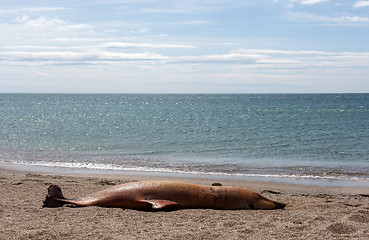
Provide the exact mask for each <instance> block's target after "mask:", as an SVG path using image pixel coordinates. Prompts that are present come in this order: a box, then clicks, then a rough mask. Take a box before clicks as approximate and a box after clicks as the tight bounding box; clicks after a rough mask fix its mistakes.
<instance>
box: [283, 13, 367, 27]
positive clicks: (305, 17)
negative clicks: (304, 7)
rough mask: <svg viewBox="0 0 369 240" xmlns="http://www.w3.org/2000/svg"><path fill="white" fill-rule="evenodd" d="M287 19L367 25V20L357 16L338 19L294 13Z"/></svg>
mask: <svg viewBox="0 0 369 240" xmlns="http://www.w3.org/2000/svg"><path fill="white" fill-rule="evenodd" d="M288 18H290V19H291V20H294V21H295V20H299V21H304V22H319V23H326V24H362V23H369V18H367V17H359V16H340V17H329V16H322V15H315V14H312V13H305V12H295V13H291V14H290V15H289V16H288Z"/></svg>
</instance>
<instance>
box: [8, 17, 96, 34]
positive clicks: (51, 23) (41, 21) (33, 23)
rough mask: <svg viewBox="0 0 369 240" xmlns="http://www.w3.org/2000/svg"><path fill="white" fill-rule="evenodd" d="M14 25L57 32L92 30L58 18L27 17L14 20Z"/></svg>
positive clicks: (88, 26) (86, 26) (84, 25)
mask: <svg viewBox="0 0 369 240" xmlns="http://www.w3.org/2000/svg"><path fill="white" fill-rule="evenodd" d="M14 22H15V23H19V24H23V25H25V26H28V27H31V28H53V29H57V30H64V31H65V30H92V29H93V26H91V25H88V24H73V23H69V22H67V21H64V20H61V19H59V18H47V17H39V18H33V19H32V18H30V17H28V16H27V15H23V16H21V17H17V18H15V19H14Z"/></svg>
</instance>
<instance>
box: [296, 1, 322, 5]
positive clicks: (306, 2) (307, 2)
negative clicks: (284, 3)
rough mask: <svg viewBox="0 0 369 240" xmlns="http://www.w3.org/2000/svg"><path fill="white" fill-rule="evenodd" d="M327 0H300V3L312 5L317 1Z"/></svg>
mask: <svg viewBox="0 0 369 240" xmlns="http://www.w3.org/2000/svg"><path fill="white" fill-rule="evenodd" d="M328 1H329V0H302V1H301V2H300V3H301V4H304V5H314V4H317V3H322V2H328Z"/></svg>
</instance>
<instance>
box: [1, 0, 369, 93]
mask: <svg viewBox="0 0 369 240" xmlns="http://www.w3.org/2000/svg"><path fill="white" fill-rule="evenodd" d="M0 92H30V93H39V92H48V93H303V92H306V93H320V92H369V0H353V1H349V0H258V1H251V0H243V1H242V0H203V1H202V0H190V1H176V0H170V1H169V0H157V1H153V0H90V1H74V0H73V1H72V0H63V1H61V0H60V1H49V0H48V1H46V0H45V1H42V0H33V1H28V0H24V1H18V0H1V5H0Z"/></svg>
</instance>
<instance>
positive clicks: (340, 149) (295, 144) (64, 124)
mask: <svg viewBox="0 0 369 240" xmlns="http://www.w3.org/2000/svg"><path fill="white" fill-rule="evenodd" d="M0 109H1V113H2V114H1V116H0V127H1V129H3V134H1V136H0V144H1V147H0V162H1V164H2V165H13V166H18V167H20V166H23V167H24V168H26V169H27V168H30V167H32V168H33V169H35V170H37V169H39V170H45V169H47V170H48V171H52V172H53V171H54V172H55V171H75V172H85V171H87V170H89V171H100V172H111V173H119V172H136V173H144V174H153V175H155V174H167V175H171V174H174V175H183V176H185V175H188V176H205V177H206V176H212V177H220V178H222V177H225V178H258V179H268V180H270V181H287V182H296V181H297V182H299V183H308V184H318V185H321V184H323V185H324V184H328V185H331V184H334V185H340V184H343V185H353V186H355V185H358V186H369V148H368V146H369V123H368V119H369V94H271V95H269V94H260V95H259V94H235V95H232V94H224V95H223V94H213V95H211V94H210V95H197V94H195V95H181V94H176V95H160V94H157V95H145V94H137V95H136V94H128V95H120V94H116V95H115V94H92V95H86V94H81V95H78V94H0ZM41 168H42V169H41Z"/></svg>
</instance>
